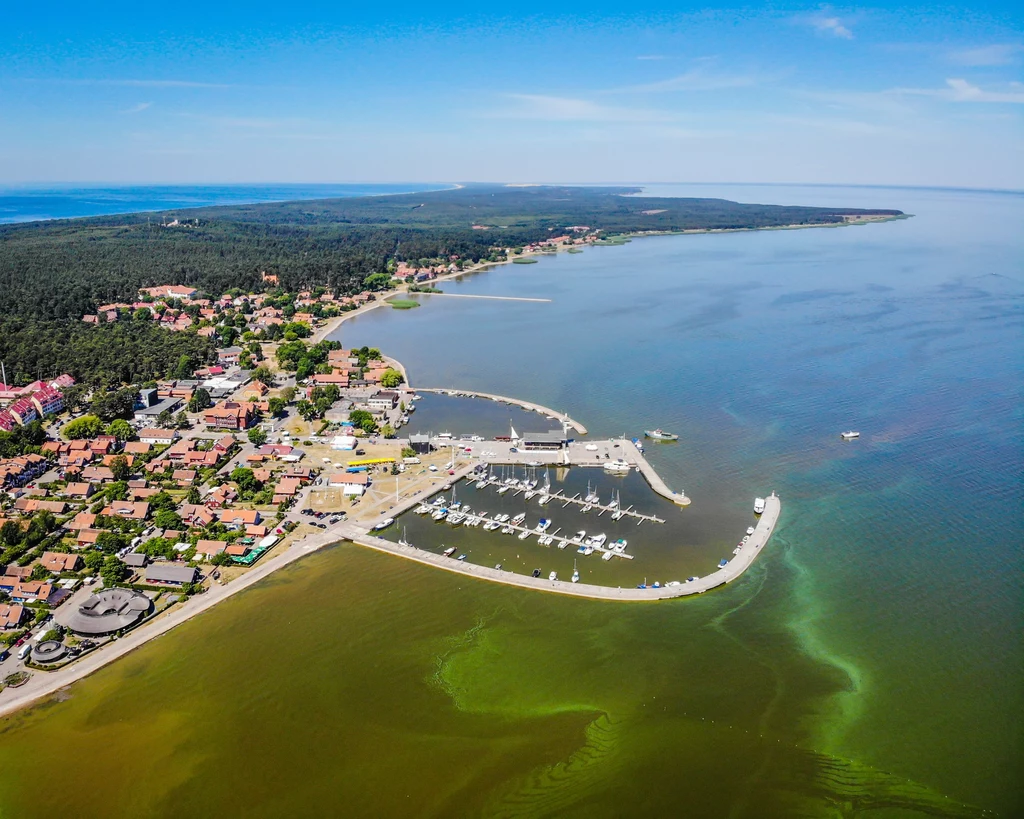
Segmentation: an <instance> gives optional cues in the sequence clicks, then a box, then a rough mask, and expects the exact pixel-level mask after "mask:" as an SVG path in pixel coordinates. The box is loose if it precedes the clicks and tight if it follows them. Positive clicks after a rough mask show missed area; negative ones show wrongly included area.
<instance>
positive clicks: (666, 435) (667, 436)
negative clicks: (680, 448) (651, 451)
mask: <svg viewBox="0 0 1024 819" xmlns="http://www.w3.org/2000/svg"><path fill="white" fill-rule="evenodd" d="M644 435H645V436H647V437H648V438H650V439H652V440H654V441H678V440H679V436H678V435H676V434H675V433H674V432H665V430H663V429H645V430H644Z"/></svg>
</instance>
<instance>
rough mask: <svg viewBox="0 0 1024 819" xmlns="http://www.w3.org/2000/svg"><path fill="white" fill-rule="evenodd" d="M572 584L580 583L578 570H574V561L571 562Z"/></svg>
mask: <svg viewBox="0 0 1024 819" xmlns="http://www.w3.org/2000/svg"><path fill="white" fill-rule="evenodd" d="M572 582H573V583H579V582H580V570H579V569H577V568H576V561H575V560H574V561H573V562H572Z"/></svg>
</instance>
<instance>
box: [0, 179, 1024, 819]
mask: <svg viewBox="0 0 1024 819" xmlns="http://www.w3.org/2000/svg"><path fill="white" fill-rule="evenodd" d="M678 192H679V193H683V191H678ZM686 192H692V193H696V194H698V195H724V196H727V197H729V198H736V199H740V200H745V201H758V200H760V201H778V202H793V203H806V204H849V205H856V206H861V205H874V206H878V207H897V208H901V209H903V210H905V211H908V212H910V213H914V214H915V218H913V219H909V220H905V221H897V222H890V223H885V224H879V225H869V226H861V227H854V228H843V229H835V230H830V229H822V230H802V231H772V232H761V233H745V234H729V235H713V236H685V237H664V238H650V239H644V240H637V241H633V242H632V243H630V244H628V245H625V246H621V247H603V248H592V249H588V250H587V251H586V252H585V253H583V254H579V255H566V254H562V255H559V256H557V257H554V258H549V259H544V260H543V261H542V262H541V263H540V264H536V265H523V266H516V267H512V266H507V267H501V268H498V269H497V270H495V271H493V272H490V273H486V274H482V275H476V276H471V277H467V278H466V279H464V280H463V281H462V282H460V283H449V284H446V285H445V289H447V290H451V291H457V292H466V293H480V294H488V293H491V294H501V295H522V296H542V297H546V298H551V299H552V300H553V301H552V302H551V303H549V304H537V303H524V302H498V301H482V300H468V299H466V300H463V299H444V298H443V297H435V298H431V297H424V301H425V304H426V306H425V307H423V308H421V309H418V310H412V311H401V312H399V311H385V310H378V311H373V312H371V313H369V314H366V315H365V316H362V317H360V318H359V319H358V320H356V321H354V322H351V323H347V324H346V325H344V327H343V328H342V337H343V340H344V342H345V343H346V344H354V345H362V344H369V345H372V346H379V347H381V348H382V349H384V350H386V351H387V352H388V353H389V354H392V355H395V356H396V357H398V358H399V359H401V360H402V361H403V363H405V364H406V366H407V367H408V369H409V372H410V376H411V378H412V380H413V383H423V384H431V385H451V386H453V387H462V388H467V389H477V390H482V391H488V392H497V393H500V394H505V395H514V396H518V397H521V398H524V399H528V400H534V401H537V402H538V403H541V404H544V405H547V406H552V407H556V408H558V409H565V410H566V411H568V412H569V413H570V414H571V415H572V416H573V417H576V418H578V419H579V420H581V421H582V422H583V423H585V424H586V425H587V426H588V427H589V428H590V430H591V433H592V434H593V435H598V436H609V435H619V434H622V433H624V432H625V433H627V434H637V433H638V432H640V431H641V430H643V429H645V428H650V427H652V426H661V427H664V428H665V429H671V430H673V431H676V432H678V433H680V436H681V440H680V442H679V443H678V444H677V445H674V446H666V447H660V446H659V447H653V446H652V447H649V452H650V458H651V460H652V462H653V463H654V464H655V466H656V468H657V469H658V470H659V471H660V472H661V473H662V474H663V475H664V476H665V478H666V480H667V481H668V483H669V484H670V485H671V486H673V487H677V488H683V489H685V491H686V492H687V494H688V495H690V496H691V497H692V498H693V505H692V506H691V507H689V508H688V509H686V510H670V511H671V512H672V513H673V514H674V515H675V516H676V518H675V519H674V521H673V525H672V526H670V525H669V524H666V525H665V527H664V528H663V529H662V530H661V531H662V532H663V533H664V535H663V536H662V537H659V536H658V530H656V529H655V528H654V527H651V528H650V529H647V528H646V527H647V525H646V524H645V526H643V527H640V528H639V530H638V533H637V534H636V535H635V537H636V538H637V540H636V549H637V552H638V553H640V552H641V551H642V552H643V559H642V558H641V557H640V556H639V555H638V557H637V559H636V560H635V561H633V562H634V563H635V564H636V567H635V568H636V570H637V571H638V572H639V571H640V564H641V563H644V562H646V563H647V565H650V566H656V565H658V561H659V560H665V561H668V560H670V559H671V560H678V561H680V562H679V566H680V568H681V569H682V568H684V567H685V566H688V565H691V564H690V563H688V561H691V560H692V561H700V560H704V559H711V558H712V557H713V556H714V555H717V550H719V549H720V545H719V544H721V546H727V547H729V548H730V549H731V546H732V545H734V544H735V541H736V538H737V536H738V535H740V534H742V531H743V529H744V528H745V527H746V526H747V525H748V523H749V520H750V504H751V501H752V498H753V497H754V496H755V495H757V494H763V493H764V492H767V491H770V490H771V489H776V490H778V492H779V494H780V495H781V496H782V499H783V503H784V508H783V516H782V519H781V521H780V524H779V527H778V529H777V530H776V534H775V536H774V537H773V539H772V540H771V542H770V544H769V546H768V547H767V549H766V550H765V552H764V554H762V555H761V557H759V559H758V560H757V562H756V563H755V564H754V566H753V567H752V568H751V570H750V571H748V572H747V573H746V574H745V575H744V576H743V578H741V579H740V580H738V581H737V582H735V583H733V584H731V585H730V586H729V587H727V588H726V589H723V590H719V591H715V592H712V593H709V594H707V595H704V596H702V597H700V598H698V599H686V600H681V601H675V602H671V603H659V604H652V605H637V606H626V605H619V604H612V603H598V602H592V601H581V600H572V599H565V598H560V597H555V596H548V595H543V594H536V593H528V592H524V591H522V590H517V589H511V588H505V587H499V586H494V585H491V584H487V583H483V582H480V581H475V580H470V579H467V578H464V577H460V576H457V575H450V574H447V573H443V572H437V571H434V570H431V569H429V568H426V567H422V566H418V565H414V564H408V563H405V562H403V561H401V560H398V559H395V558H392V557H390V556H387V555H380V554H375V553H368V552H366V551H364V550H361V549H359V548H357V547H354V546H351V545H341V546H338V547H336V548H334V549H332V550H330V551H327V552H325V553H321V554H318V555H315V556H313V557H311V558H309V559H307V560H304V561H302V562H300V563H299V564H297V565H295V566H292V567H289V568H288V569H286V570H284V571H282V572H280V573H279V574H278V575H275V577H274V578H272V579H271V581H270V582H268V583H265V584H262V585H261V586H259V587H257V588H255V589H253V590H251V591H249V592H246V593H244V594H242V595H240V596H238V597H236V598H233V599H232V600H230V601H228V602H227V603H225V604H223V605H222V606H218V608H217V609H216V610H215V611H213V612H211V613H209V614H207V615H204V616H203V617H200V618H198V619H197V620H195V621H192V622H191V623H189V624H187V625H185V626H183V627H182V628H181V629H179V630H177V631H176V632H174V633H172V634H170V635H168V636H165V637H162V638H161V639H160V640H157V641H155V642H154V643H153V644H151V645H150V646H148V647H146V648H145V649H144V650H142V651H139V652H137V653H135V654H134V655H132V656H131V657H129V658H127V659H126V660H124V661H123V662H120V663H118V664H116V665H114V666H112V667H110V668H108V669H106V670H104V671H103V672H101V673H99V674H97V675H95V676H94V677H92V678H90V679H89V680H87V681H85V682H84V683H82V684H79V685H76V686H74V687H73V688H72V690H71V692H70V693H71V696H70V699H68V700H67V701H66V702H61V703H54V704H49V705H46V706H44V707H40V708H37V709H34V710H32V711H28V712H24V713H23V714H21V715H19V716H17V717H15V718H13V719H11V720H8V721H7V723H6V727H5V730H4V731H3V733H2V734H0V805H2V806H3V808H4V813H11V814H15V813H17V814H21V815H26V816H33V815H34V816H49V815H53V814H54V813H55V812H57V811H58V810H59V809H61V808H63V806H65V805H66V804H68V801H69V800H71V799H74V800H75V805H76V807H78V806H80V805H81V807H82V811H81V812H80V815H83V816H88V815H100V814H101V813H103V814H104V815H107V816H110V815H124V816H128V815H131V816H163V815H171V814H174V815H189V816H192V815H196V816H200V815H202V816H205V815H210V816H214V815H217V816H222V815H247V816H285V815H287V816H305V815H313V814H318V815H323V813H325V812H326V813H328V814H345V815H360V816H371V815H372V816H404V815H424V816H451V815H488V816H502V815H509V816H522V815H530V816H533V815H537V816H542V815H559V816H561V815H578V816H588V817H589V816H609V817H612V816H628V815H636V814H638V813H641V812H647V811H650V810H658V809H660V810H665V811H671V812H672V814H673V815H676V814H679V813H680V812H681V811H682V810H683V808H684V807H685V809H686V810H687V811H688V813H689V815H695V816H726V815H731V816H751V817H760V816H775V815H807V816H849V815H871V816H873V817H874V816H893V817H895V816H915V815H930V816H936V815H938V816H957V815H979V814H978V812H977V810H976V809H968V808H965V807H962V803H969V804H971V805H974V806H977V807H979V808H987V809H990V810H994V811H997V812H999V813H1002V814H1003V815H1014V814H1015V812H1016V809H1017V808H1018V807H1020V805H1021V804H1022V791H1021V784H1020V778H1019V776H1018V774H1019V771H1020V770H1021V769H1022V765H1021V762H1022V759H1021V756H1020V750H1021V725H1022V716H1024V697H1022V683H1021V680H1022V674H1021V671H1022V666H1024V662H1022V660H1024V649H1022V640H1021V636H1022V633H1024V628H1022V607H1021V603H1022V601H1024V595H1022V577H1024V573H1022V569H1024V565H1022V563H1024V561H1022V554H1021V552H1022V550H1021V544H1022V542H1024V538H1022V534H1024V532H1022V525H1021V520H1020V507H1021V504H1020V502H1021V499H1022V498H1021V487H1020V481H1019V476H1020V471H1021V469H1020V468H1021V463H1022V458H1021V439H1020V431H1021V383H1022V379H1021V368H1022V357H1021V355H1020V352H1021V345H1020V342H1021V312H1020V309H1021V296H1022V293H1024V287H1022V275H1021V260H1022V259H1024V253H1022V250H1024V247H1022V244H1024V240H1022V239H1021V236H1020V233H1019V230H1018V228H1019V225H1020V224H1021V223H1022V222H1024V219H1022V217H1024V199H1022V198H1021V197H1019V196H1011V195H1002V194H983V193H971V192H947V191H920V190H898V189H874V190H866V189H824V188H815V189H781V188H778V189H776V188H772V189H769V188H760V189H753V190H742V189H732V188H726V189H723V190H718V191H712V190H708V189H706V188H701V189H697V190H694V191H686ZM467 340H470V341H472V343H467ZM421 403H424V405H425V406H424V410H423V413H424V414H423V416H422V417H421V418H420V417H418V418H417V423H422V424H431V423H434V421H432V420H431V418H430V415H429V414H428V411H427V407H426V402H421ZM439 412H440V413H441V415H440V416H438V417H437V421H436V422H437V424H438V427H440V426H441V425H443V424H446V423H452V424H453V428H451V429H450V431H451V432H460V431H466V432H470V431H476V430H460V429H457V428H454V424H455V423H460V424H461V423H463V421H460V420H459V419H458V418H456V417H454V416H452V415H448V416H445V415H444V412H445V411H444V410H443V409H441V410H439ZM418 415H419V411H418V412H417V416H418ZM499 420H500V419H499ZM438 427H435V429H436V428H438ZM851 427H853V428H856V429H859V430H860V431H861V433H862V437H861V439H860V440H859V441H857V442H855V443H844V442H842V441H841V440H840V439H839V437H838V433H839V432H840V431H842V430H844V429H848V428H851ZM593 476H594V473H591V477H593ZM552 477H553V479H554V476H552ZM602 477H603V476H602ZM565 479H566V480H568V481H570V482H575V483H574V484H573V485H576V484H578V482H579V481H581V480H582V482H583V484H584V485H585V483H586V481H587V480H588V474H587V472H586V471H583V470H573V471H570V473H569V475H568V476H565ZM604 480H607V481H611V480H613V479H611V478H608V479H604ZM638 481H639V477H638V476H629V477H627V478H626V479H625V480H624V482H623V483H622V484H616V485H617V486H620V487H621V489H622V492H623V496H624V499H627V500H629V501H632V500H633V497H632V496H633V495H634V494H636V495H637V501H638V502H639V501H640V498H641V497H642V493H643V486H642V484H639V483H637V482H638ZM633 483H637V485H636V486H635V487H634V486H633V485H632V484H633ZM607 485H608V486H610V485H611V484H607ZM459 491H460V493H461V492H462V490H461V488H460V490H459ZM468 491H469V492H471V491H472V490H468ZM607 491H608V490H607V489H606V490H604V491H603V494H606V493H607ZM486 492H488V493H489V495H488V500H487V503H486V504H482V508H489V507H491V506H493V505H494V503H495V501H496V498H495V495H494V493H493V490H486ZM645 502H651V503H653V502H654V501H653V500H651V499H648V501H645ZM474 505H476V504H474ZM532 505H533V508H534V514H535V515H538V514H539V508H538V507H537V506H536V504H535V503H534V504H532ZM561 514H563V513H562V512H561V511H560V510H559V511H558V513H557V514H556V513H555V510H552V515H551V517H552V518H553V519H556V520H557V517H558V515H561ZM666 517H667V515H666ZM417 525H422V526H423V527H424V529H425V531H426V532H429V531H430V529H429V527H430V526H432V524H429V523H426V522H422V521H418V522H417ZM580 528H589V527H583V526H582V524H581V526H580ZM441 531H443V534H444V537H450V536H459V537H461V536H463V535H464V533H462V532H458V533H453V532H452V531H451V530H450V529H447V527H446V528H445V529H444V530H441ZM409 535H410V540H413V541H416V540H417V538H416V537H413V530H412V528H410V530H409ZM466 536H467V537H468V535H466ZM646 538H651V541H650V543H649V544H647V543H645V542H644V541H643V540H642V539H646ZM630 540H631V547H632V545H633V537H632V536H631V538H630ZM508 541H514V545H511V544H508ZM520 545H521V544H520V543H519V541H517V540H515V539H514V538H505V539H504V540H503V541H502V545H501V547H497V546H496V547H494V548H496V549H497V548H501V549H509V548H510V549H516V548H518V547H519V546H520ZM474 548H477V547H475V546H474ZM524 548H525V546H524ZM529 548H531V549H532V553H531V556H530V558H522V562H523V563H524V564H530V565H537V566H542V565H543V566H545V567H547V566H548V565H549V563H550V562H551V560H553V559H554V558H553V557H549V556H548V555H544V556H543V557H542V558H540V559H536V558H535V555H536V554H538V553H539V552H541V550H542V549H543V547H538V546H536V545H532V546H530V547H529ZM631 550H632V549H631ZM544 551H545V552H547V551H549V550H544ZM556 551H557V550H556ZM567 551H568V550H567ZM495 554H496V553H495ZM659 555H660V557H659ZM564 556H565V557H566V559H567V561H568V558H569V557H570V556H569V555H564ZM486 559H487V560H491V559H494V561H495V562H497V560H498V558H497V557H496V556H495V555H494V554H492V555H488V556H487V557H486ZM589 560H593V558H590V559H589ZM531 561H534V563H531ZM543 561H547V562H543ZM480 562H484V555H482V554H481V555H480ZM613 562H618V561H613ZM551 565H552V567H554V564H553V563H552V564H551ZM692 565H695V566H696V563H694V564H692ZM667 567H668V564H667V563H666V564H664V565H662V566H660V567H659V568H658V569H657V571H658V573H659V574H660V573H661V571H663V570H664V571H667V570H668V568H667ZM588 568H592V569H594V570H595V571H597V570H599V569H602V568H608V567H605V566H604V565H603V562H599V564H598V566H593V565H592V564H591V565H589V566H588ZM631 568H632V567H631ZM581 569H582V567H581ZM609 570H610V569H609ZM562 571H563V569H562V568H561V567H560V566H559V572H560V574H562ZM570 571H571V569H570ZM697 573H699V572H697ZM650 579H652V580H653V579H659V580H662V581H665V580H669V579H674V578H671V577H669V576H668V575H664V576H661V577H657V578H654V577H652V578H650ZM44 760H45V763H46V764H43V761H44ZM54 771H59V772H60V775H59V776H56V775H54V773H53V772H54ZM82 793H88V794H89V795H90V798H89V800H88V801H87V802H85V803H82V801H81V799H80V795H81V794H82ZM681 806H682V807H681Z"/></svg>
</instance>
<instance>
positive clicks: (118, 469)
mask: <svg viewBox="0 0 1024 819" xmlns="http://www.w3.org/2000/svg"><path fill="white" fill-rule="evenodd" d="M110 471H111V473H112V474H113V476H114V480H115V481H126V480H128V477H129V476H130V475H131V474H132V470H131V467H130V466H128V458H127V457H125V456H124V455H115V456H114V457H113V458H111V459H110Z"/></svg>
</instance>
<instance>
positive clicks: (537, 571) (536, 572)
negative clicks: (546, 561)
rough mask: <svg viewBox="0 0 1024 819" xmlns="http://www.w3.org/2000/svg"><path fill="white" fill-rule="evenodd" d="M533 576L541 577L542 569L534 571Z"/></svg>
mask: <svg viewBox="0 0 1024 819" xmlns="http://www.w3.org/2000/svg"><path fill="white" fill-rule="evenodd" d="M533 576H534V577H540V569H534V570H533Z"/></svg>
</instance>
